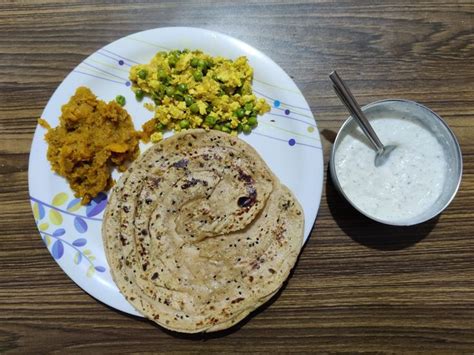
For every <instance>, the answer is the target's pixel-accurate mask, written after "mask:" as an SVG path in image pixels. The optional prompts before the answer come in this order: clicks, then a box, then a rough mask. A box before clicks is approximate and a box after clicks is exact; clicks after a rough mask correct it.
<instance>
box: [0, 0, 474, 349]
mask: <svg viewBox="0 0 474 355" xmlns="http://www.w3.org/2000/svg"><path fill="white" fill-rule="evenodd" d="M175 25H183V26H196V27H202V28H207V29H211V30H217V31H220V32H224V33H227V34H229V35H231V36H235V37H237V38H240V39H241V40H243V41H245V42H248V43H249V44H251V45H253V46H255V47H257V48H258V49H260V50H262V51H263V52H265V53H267V54H268V55H269V56H270V57H272V58H273V59H274V60H275V61H276V62H277V63H279V64H280V65H281V66H282V67H283V69H285V70H286V71H287V73H289V75H291V76H292V77H293V78H294V80H295V82H296V83H297V85H298V86H299V87H300V88H301V90H302V91H303V93H304V95H305V96H306V98H307V100H308V102H309V104H310V106H311V108H312V110H313V113H314V114H315V116H316V118H317V120H318V125H319V129H320V131H321V133H322V136H323V137H324V140H323V143H324V152H325V160H326V164H327V158H328V152H329V149H330V148H331V140H332V139H333V138H334V135H335V133H336V132H337V130H338V127H339V126H340V125H341V123H342V121H343V120H344V118H345V117H346V116H347V113H346V111H345V109H344V108H343V106H342V105H341V104H340V102H339V100H338V99H337V97H336V96H335V94H334V92H333V91H332V89H331V85H330V83H329V81H328V76H327V75H328V73H329V72H330V71H331V70H333V69H338V70H339V72H340V73H341V74H342V75H343V76H344V78H346V79H347V81H348V83H349V85H350V87H351V88H352V89H353V92H354V94H355V95H356V96H357V97H359V98H360V100H361V101H362V103H368V102H371V101H374V100H379V99H384V98H405V99H411V100H415V101H418V102H421V103H423V104H426V105H427V106H429V107H430V108H432V109H433V110H435V111H436V112H438V113H439V114H440V115H441V116H442V117H444V118H445V119H446V121H447V122H448V124H449V125H450V126H451V127H452V129H453V130H454V132H455V134H456V135H457V137H458V138H459V141H460V143H461V146H462V151H463V156H464V176H463V182H462V185H461V189H460V191H459V193H458V195H457V197H456V199H455V200H454V202H453V203H452V204H451V206H450V207H449V208H448V209H447V210H446V211H445V212H444V213H443V214H442V215H441V216H440V217H439V218H438V219H436V220H434V221H432V222H429V223H425V224H422V225H419V226H417V227H413V228H406V229H397V228H390V227H384V226H383V225H380V224H376V223H372V222H370V221H368V220H367V219H364V218H362V217H361V216H360V215H359V214H357V213H356V212H354V210H353V209H351V208H350V207H349V206H348V204H347V203H346V202H344V201H343V200H342V199H341V197H339V196H338V194H337V193H336V192H335V190H334V187H333V185H332V184H331V183H330V182H329V181H328V182H325V189H324V190H325V193H324V195H323V197H322V202H321V208H320V211H319V216H318V218H317V221H316V224H315V227H314V230H313V232H312V236H311V238H310V240H309V241H308V243H307V245H306V247H305V248H304V250H303V252H302V254H301V257H300V259H299V262H298V264H297V267H296V270H295V272H294V274H293V276H292V277H291V279H290V280H289V282H288V284H287V286H286V287H285V289H284V291H283V292H282V293H281V294H280V295H279V296H278V297H277V298H276V299H274V300H273V301H272V302H270V303H269V304H268V305H267V306H265V307H263V308H262V309H260V310H259V311H258V312H256V313H255V314H253V316H252V317H251V318H249V319H248V320H246V321H244V322H243V323H242V324H241V325H239V326H238V327H237V328H233V329H232V330H231V331H228V332H224V333H219V334H213V335H207V336H206V335H204V336H203V335H197V336H183V335H178V334H173V333H170V332H167V331H164V330H163V329H160V328H158V327H155V326H154V325H153V324H151V323H150V322H147V321H144V320H140V319H136V318H133V317H131V316H127V315H125V314H122V313H120V312H117V311H114V310H113V309H111V308H109V307H107V306H105V305H104V304H102V303H99V302H97V301H96V300H94V299H93V298H91V297H90V296H88V295H87V294H86V293H85V292H83V291H82V290H81V289H80V288H79V287H78V286H76V285H75V284H74V283H73V282H72V281H71V280H70V279H69V278H68V277H67V276H66V275H65V274H64V273H63V272H62V271H61V270H60V268H59V267H58V265H56V263H55V262H54V261H53V259H52V258H51V256H50V255H49V253H48V251H47V250H46V248H45V247H44V245H43V242H42V241H41V239H40V238H39V235H38V232H37V230H36V226H35V223H34V221H33V217H32V214H31V209H30V204H29V202H28V184H27V166H28V165H27V164H28V154H29V150H30V144H31V139H32V135H33V131H34V129H35V125H36V119H37V118H38V117H39V116H40V114H41V112H42V110H43V108H44V106H45V105H46V103H47V101H48V99H49V98H50V96H51V95H52V93H53V91H54V90H55V89H56V87H57V86H58V85H59V83H60V82H61V81H62V80H63V79H64V77H65V75H66V74H68V73H69V71H71V70H72V69H73V68H74V67H75V66H76V65H77V64H78V63H80V62H81V61H82V60H83V59H85V57H86V56H88V55H89V54H91V53H93V52H94V51H96V50H97V49H99V48H100V47H102V46H104V45H106V44H108V43H109V42H111V41H113V40H115V39H117V38H120V37H122V36H125V35H128V34H130V33H133V32H136V31H140V30H144V29H149V28H155V27H163V26H175ZM0 34H1V35H0V54H1V55H0V74H1V79H0V81H1V85H0V134H1V136H0V137H1V139H0V191H1V195H0V211H1V214H0V227H1V231H2V236H1V237H0V351H4V350H12V351H14V352H31V353H43V352H53V351H58V352H61V351H65V352H66V351H76V352H87V353H93V352H94V353H98V352H112V353H118V352H122V351H127V352H128V351H139V352H144V351H183V352H208V351H214V352H218V353H226V352H250V351H260V352H268V353H270V352H276V351H281V352H289V351H294V352H303V351H311V352H316V351H329V352H337V351H340V352H349V351H386V352H405V351H425V352H430V353H431V352H467V353H472V352H473V351H474V238H473V237H474V3H473V2H472V1H470V0H465V1H461V0H460V1H448V2H446V1H423V2H421V1H365V0H364V1H359V0H358V1H352V2H351V1H299V2H292V1H267V0H260V1H255V2H252V1H244V2H236V1H235V2H234V1H225V2H213V1H206V0H204V1H200V2H199V3H198V2H197V1H196V2H179V1H178V2H175V1H161V2H156V3H155V2H141V1H129V2H124V3H110V4H107V3H106V2H103V3H99V2H96V1H73V2H69V1H58V2H55V1H44V2H41V3H40V2H38V1H21V2H2V3H1V4H0Z"/></svg>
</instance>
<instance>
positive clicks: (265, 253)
mask: <svg viewBox="0 0 474 355" xmlns="http://www.w3.org/2000/svg"><path fill="white" fill-rule="evenodd" d="M303 225H304V215H303V210H302V208H301V206H300V205H299V203H298V202H297V200H296V198H295V197H294V196H293V195H292V193H291V192H290V191H289V189H288V188H287V187H286V186H284V185H282V184H281V183H280V182H279V180H278V179H277V178H276V177H275V175H274V174H273V173H272V172H271V171H270V169H269V168H268V166H267V165H266V164H265V162H264V161H263V160H262V158H261V157H260V156H259V155H258V153H257V152H256V151H255V150H254V149H253V148H252V147H251V146H249V145H248V144H247V143H245V142H244V141H242V140H240V139H238V138H236V137H232V136H230V135H228V134H225V133H221V132H218V131H210V132H207V131H205V130H200V129H196V130H189V131H186V132H183V133H178V134H176V135H174V136H172V137H170V138H168V139H165V140H163V141H161V142H159V143H157V144H155V145H153V146H152V147H151V148H150V149H148V150H147V151H146V152H145V153H144V154H143V155H142V156H141V157H140V158H139V159H137V160H136V161H135V162H134V163H133V164H132V166H131V167H130V168H129V169H128V170H127V172H125V173H124V174H123V175H122V176H121V178H120V180H119V181H118V183H117V184H116V186H115V187H114V188H113V190H112V193H111V196H110V200H109V204H108V206H107V210H106V213H105V219H104V223H103V230H102V234H103V239H104V244H105V250H106V255H107V259H108V262H109V265H110V269H111V272H112V276H113V278H114V280H115V282H116V284H117V286H118V287H119V289H120V291H121V292H122V293H123V294H124V296H125V297H126V298H127V300H128V301H129V302H130V303H131V304H132V305H133V306H134V307H135V308H136V309H137V310H138V311H139V312H140V313H142V314H143V315H144V316H146V317H147V318H149V319H151V320H153V321H155V322H156V323H158V324H160V325H162V326H163V327H165V328H168V329H171V330H175V331H179V332H186V333H195V332H203V331H207V332H210V331H216V330H221V329H225V328H228V327H230V326H232V325H234V324H235V323H237V322H238V321H240V320H241V319H243V318H244V317H245V316H247V315H248V314H249V313H250V312H251V311H253V310H254V309H256V308H257V307H258V306H260V305H261V304H263V303H264V302H266V301H267V300H268V299H269V298H271V296H272V295H274V294H275V293H276V292H277V291H278V290H279V289H280V287H281V286H282V284H283V283H284V281H285V280H286V278H287V277H288V274H289V272H290V271H291V269H292V268H293V266H294V264H295V262H296V259H297V257H298V254H299V252H300V249H301V246H302V242H303Z"/></svg>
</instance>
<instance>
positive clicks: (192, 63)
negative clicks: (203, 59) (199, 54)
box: [191, 57, 199, 68]
mask: <svg viewBox="0 0 474 355" xmlns="http://www.w3.org/2000/svg"><path fill="white" fill-rule="evenodd" d="M198 64H199V59H198V58H196V57H194V58H193V59H191V66H192V67H193V68H197V66H198Z"/></svg>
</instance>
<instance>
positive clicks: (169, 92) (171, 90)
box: [165, 86, 176, 96]
mask: <svg viewBox="0 0 474 355" xmlns="http://www.w3.org/2000/svg"><path fill="white" fill-rule="evenodd" d="M165 91H166V95H168V96H173V95H174V93H175V92H176V90H175V89H174V87H172V86H168V87H167V88H166V90H165Z"/></svg>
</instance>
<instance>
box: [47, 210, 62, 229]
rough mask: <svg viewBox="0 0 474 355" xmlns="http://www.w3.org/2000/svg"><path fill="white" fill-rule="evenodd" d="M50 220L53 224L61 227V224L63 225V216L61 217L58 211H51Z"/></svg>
mask: <svg viewBox="0 0 474 355" xmlns="http://www.w3.org/2000/svg"><path fill="white" fill-rule="evenodd" d="M49 220H50V221H51V223H52V224H55V225H57V226H59V225H60V224H61V223H63V216H61V213H59V212H58V211H56V210H53V209H50V210H49Z"/></svg>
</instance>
